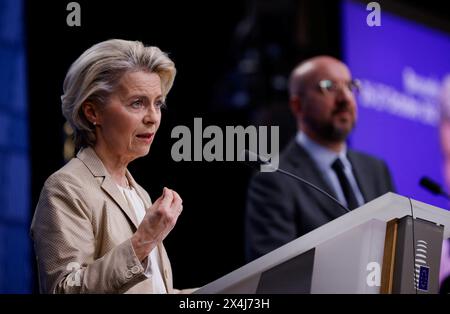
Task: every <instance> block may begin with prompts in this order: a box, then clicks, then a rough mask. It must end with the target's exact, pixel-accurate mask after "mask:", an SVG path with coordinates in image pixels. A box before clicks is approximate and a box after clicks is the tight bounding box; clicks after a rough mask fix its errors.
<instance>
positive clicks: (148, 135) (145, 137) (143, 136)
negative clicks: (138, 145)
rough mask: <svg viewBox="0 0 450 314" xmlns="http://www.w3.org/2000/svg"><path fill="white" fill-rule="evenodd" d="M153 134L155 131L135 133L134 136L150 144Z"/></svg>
mask: <svg viewBox="0 0 450 314" xmlns="http://www.w3.org/2000/svg"><path fill="white" fill-rule="evenodd" d="M154 135H155V133H141V134H138V135H136V137H137V138H138V139H139V140H141V141H144V142H145V143H147V144H150V143H151V142H152V140H153V136H154Z"/></svg>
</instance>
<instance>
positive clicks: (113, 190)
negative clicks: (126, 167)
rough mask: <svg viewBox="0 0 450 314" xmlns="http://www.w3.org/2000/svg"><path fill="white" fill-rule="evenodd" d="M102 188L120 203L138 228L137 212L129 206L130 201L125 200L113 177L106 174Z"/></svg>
mask: <svg viewBox="0 0 450 314" xmlns="http://www.w3.org/2000/svg"><path fill="white" fill-rule="evenodd" d="M102 189H103V190H104V191H105V192H106V193H107V194H108V195H109V196H110V197H111V198H112V199H113V200H114V201H115V202H116V203H117V205H119V207H120V209H121V210H122V211H123V212H124V213H125V215H127V217H128V218H129V219H130V220H131V222H132V223H133V225H134V227H135V228H136V229H137V227H138V222H137V217H136V214H135V213H134V210H133V209H132V208H131V207H130V206H128V203H127V202H126V201H125V198H124V196H123V195H122V193H121V192H120V191H119V188H118V187H117V185H116V183H115V182H114V181H113V180H112V179H111V177H109V176H106V177H105V178H104V180H103V183H102Z"/></svg>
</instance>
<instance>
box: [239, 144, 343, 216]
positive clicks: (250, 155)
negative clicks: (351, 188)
mask: <svg viewBox="0 0 450 314" xmlns="http://www.w3.org/2000/svg"><path fill="white" fill-rule="evenodd" d="M242 154H243V157H244V158H243V160H244V161H245V162H246V163H247V165H249V166H251V167H252V168H257V167H256V165H258V166H260V165H265V166H270V165H271V163H270V159H269V160H267V159H265V158H263V157H261V156H259V155H258V154H256V153H254V152H251V151H249V150H247V149H244V150H243V151H242ZM273 169H274V171H277V172H280V173H282V174H284V175H287V176H288V177H291V178H294V179H296V180H298V181H300V182H302V183H303V184H306V185H307V186H309V187H311V188H313V189H315V190H316V191H319V192H320V193H322V194H323V195H325V196H326V197H328V198H329V199H330V200H332V201H333V202H334V203H336V204H337V205H339V206H340V207H341V208H343V209H344V210H345V211H346V212H350V209H348V208H347V207H346V206H344V205H343V204H342V203H341V202H339V201H338V200H337V199H335V198H334V197H333V196H331V195H330V194H329V193H327V192H325V191H324V190H322V189H321V188H319V187H318V186H316V185H314V184H312V183H311V182H308V181H306V180H305V179H302V178H300V177H299V176H296V175H295V174H293V173H290V172H288V171H286V170H283V169H280V168H275V167H273Z"/></svg>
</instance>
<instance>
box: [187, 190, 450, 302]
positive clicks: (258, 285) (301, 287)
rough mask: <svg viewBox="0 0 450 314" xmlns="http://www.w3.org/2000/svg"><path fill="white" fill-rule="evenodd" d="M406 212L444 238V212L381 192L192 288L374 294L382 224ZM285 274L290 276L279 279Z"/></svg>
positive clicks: (449, 225) (449, 233) (449, 231)
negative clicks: (349, 210) (220, 275)
mask: <svg viewBox="0 0 450 314" xmlns="http://www.w3.org/2000/svg"><path fill="white" fill-rule="evenodd" d="M411 215H412V216H413V217H414V218H416V219H414V220H417V218H418V219H420V220H422V221H426V222H429V223H430V224H431V225H439V226H441V227H440V230H441V233H440V235H441V236H442V235H443V238H444V239H447V238H450V212H448V211H446V210H444V209H441V208H438V207H435V206H432V205H428V204H425V203H423V202H420V201H416V200H412V199H411V200H410V199H409V198H407V197H403V196H400V195H397V194H394V193H386V194H385V195H383V196H380V197H378V198H376V199H375V200H373V201H371V202H369V203H367V204H365V205H363V206H361V207H359V208H357V209H355V210H353V211H351V212H349V213H347V214H345V215H342V216H340V217H338V218H337V219H335V220H333V221H331V222H329V223H327V224H325V225H323V226H321V227H319V228H317V229H315V230H313V231H311V232H309V233H307V234H305V235H303V236H302V237H299V238H297V239H295V240H293V241H291V242H289V243H287V244H285V245H283V246H281V247H280V248H278V249H276V250H274V251H272V252H270V253H268V254H266V255H264V256H262V257H260V258H258V259H256V260H254V261H252V262H250V263H248V264H246V265H244V266H242V267H241V268H238V269H236V270H235V271H233V272H231V273H229V274H227V275H225V276H223V277H221V278H219V279H217V280H215V281H213V282H211V283H209V284H207V285H205V286H203V287H201V288H200V289H199V290H197V291H196V293H197V294H211V293H379V292H380V283H379V282H377V279H376V276H375V277H374V278H373V279H374V281H373V282H372V281H371V277H370V275H371V271H373V272H374V274H376V272H377V271H380V269H377V267H381V265H382V264H383V251H384V240H385V236H386V223H387V222H389V221H392V220H393V219H395V218H399V219H400V218H403V217H405V216H411ZM440 245H441V243H440ZM439 254H440V253H439ZM439 256H440V255H439ZM412 259H413V258H412ZM330 260H331V262H330ZM421 271H422V268H421ZM433 271H436V270H433ZM411 272H413V271H411ZM421 274H422V273H421ZM287 275H288V276H290V277H295V280H293V279H292V278H291V279H290V280H283V279H282V278H283V276H285V277H286V276H287ZM411 278H413V277H412V276H411ZM411 280H413V279H411ZM327 281H328V283H327Z"/></svg>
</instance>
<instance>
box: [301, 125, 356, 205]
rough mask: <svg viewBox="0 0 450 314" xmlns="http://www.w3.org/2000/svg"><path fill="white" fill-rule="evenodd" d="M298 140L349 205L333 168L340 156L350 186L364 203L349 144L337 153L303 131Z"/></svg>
mask: <svg viewBox="0 0 450 314" xmlns="http://www.w3.org/2000/svg"><path fill="white" fill-rule="evenodd" d="M296 141H297V143H298V144H299V145H301V146H302V147H303V148H304V149H305V150H306V151H307V152H308V154H309V155H310V156H311V158H312V159H313V160H314V162H315V163H316V165H317V167H318V168H319V171H320V172H321V174H322V176H323V178H324V179H325V180H326V181H327V183H328V184H329V185H330V186H331V188H332V189H333V190H334V192H335V194H336V197H337V199H338V200H339V201H340V202H341V203H342V204H344V205H346V206H348V204H347V200H346V199H345V196H344V192H343V191H342V188H341V184H340V183H339V179H338V177H337V175H336V173H335V172H334V170H333V169H332V168H331V165H332V164H333V162H334V161H335V160H336V158H338V157H339V158H340V159H341V161H342V163H343V164H344V173H345V175H346V176H347V179H348V181H349V182H350V186H351V187H352V189H353V192H354V194H355V197H356V200H357V201H358V204H359V206H361V205H363V204H364V198H363V196H362V193H361V190H360V189H359V187H358V184H357V183H356V179H355V176H354V175H353V172H352V164H351V163H350V161H349V160H348V158H347V146H346V145H345V144H344V148H343V149H342V151H340V152H339V153H336V152H334V151H332V150H329V149H328V148H326V147H324V146H322V145H320V144H318V143H316V142H314V141H313V140H312V139H310V138H309V137H308V136H307V135H306V134H305V133H303V132H298V133H297V136H296Z"/></svg>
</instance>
